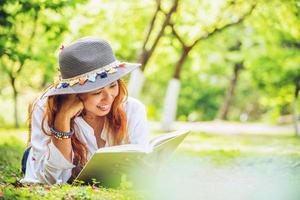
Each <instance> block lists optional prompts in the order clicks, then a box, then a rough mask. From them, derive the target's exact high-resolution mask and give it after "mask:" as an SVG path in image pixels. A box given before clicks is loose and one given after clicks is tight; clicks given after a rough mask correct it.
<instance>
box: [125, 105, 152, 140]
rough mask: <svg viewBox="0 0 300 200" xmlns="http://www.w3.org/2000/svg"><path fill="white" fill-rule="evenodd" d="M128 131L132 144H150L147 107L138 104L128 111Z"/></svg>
mask: <svg viewBox="0 0 300 200" xmlns="http://www.w3.org/2000/svg"><path fill="white" fill-rule="evenodd" d="M128 118H129V119H128V122H129V123H128V131H129V140H130V143H131V144H139V145H143V146H145V145H147V144H148V135H149V131H148V126H147V114H146V108H145V106H144V105H143V104H142V103H140V102H136V103H135V104H134V105H133V106H131V108H130V109H129V110H128Z"/></svg>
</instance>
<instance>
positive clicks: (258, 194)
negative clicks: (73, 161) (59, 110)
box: [0, 130, 300, 200]
mask: <svg viewBox="0 0 300 200" xmlns="http://www.w3.org/2000/svg"><path fill="white" fill-rule="evenodd" d="M22 132H24V131H23V130H18V131H15V132H14V133H13V132H10V133H7V131H5V130H4V131H3V132H2V133H1V132H0V171H1V175H0V190H1V191H0V196H2V198H3V199H152V198H154V199H175V198H177V199H181V197H182V198H184V199H200V198H201V199H235V198H237V197H238V198H237V199H243V200H244V199H254V200H257V199H259V200H260V199H276V200H277V199H278V200H279V199H280V198H281V197H283V198H281V199H284V200H290V199H293V200H294V199H299V197H300V192H298V189H297V188H298V186H299V185H300V139H298V138H295V137H290V136H270V135H209V134H205V133H192V134H190V135H189V136H188V137H187V138H186V140H185V141H184V143H182V144H181V145H180V147H179V148H178V149H177V151H176V152H175V154H174V156H173V157H172V158H171V159H170V160H169V161H168V162H167V163H165V165H164V167H162V168H161V170H160V171H159V172H158V171H157V173H155V177H156V178H157V181H158V182H156V183H158V184H153V185H152V186H150V187H149V188H148V189H147V190H144V191H140V190H139V191H137V190H133V189H130V188H128V185H126V184H123V185H121V186H120V188H118V189H109V188H103V187H101V186H97V185H91V186H80V185H75V184H74V185H67V184H66V185H54V186H46V185H41V184H36V185H33V184H28V185H21V184H19V183H18V180H20V178H21V177H22V175H21V173H20V161H21V156H22V153H23V151H24V149H25V143H24V141H25V140H24V137H19V136H20V135H21V134H22ZM10 135H11V136H10ZM23 135H24V134H23ZM20 138H22V139H20ZM254 191H255V192H254ZM189 195H192V196H189ZM280 195H281V196H280ZM219 197H220V198H219ZM221 197H222V198H221ZM279 197H280V198H279Z"/></svg>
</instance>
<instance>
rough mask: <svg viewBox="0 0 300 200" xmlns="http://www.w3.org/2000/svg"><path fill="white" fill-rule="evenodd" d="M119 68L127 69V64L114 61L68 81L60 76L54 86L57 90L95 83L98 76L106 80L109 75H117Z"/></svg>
mask: <svg viewBox="0 0 300 200" xmlns="http://www.w3.org/2000/svg"><path fill="white" fill-rule="evenodd" d="M119 67H125V63H123V62H120V61H114V62H112V63H110V64H108V65H106V66H104V67H101V68H99V69H96V70H93V71H90V72H87V73H84V74H80V75H78V76H75V77H72V78H68V79H62V78H61V76H60V77H59V80H58V81H56V82H55V83H54V84H53V85H54V87H55V88H57V89H59V88H66V87H69V86H73V85H75V84H77V83H79V85H83V84H85V83H86V82H87V81H90V82H95V81H96V78H97V76H100V78H106V77H107V76H108V75H109V74H113V73H116V72H117V71H118V68H119Z"/></svg>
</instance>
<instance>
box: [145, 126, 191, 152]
mask: <svg viewBox="0 0 300 200" xmlns="http://www.w3.org/2000/svg"><path fill="white" fill-rule="evenodd" d="M187 132H188V131H187V130H179V131H174V132H170V133H165V134H163V135H160V136H157V137H155V138H152V139H151V140H150V142H149V147H150V148H151V149H153V148H154V147H155V146H158V145H160V144H162V143H164V142H166V141H168V140H170V139H173V138H176V137H178V136H180V135H183V134H186V133H187Z"/></svg>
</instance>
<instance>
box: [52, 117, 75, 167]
mask: <svg viewBox="0 0 300 200" xmlns="http://www.w3.org/2000/svg"><path fill="white" fill-rule="evenodd" d="M54 129H55V130H57V131H61V132H69V131H70V119H69V118H68V117H66V116H63V115H57V116H56V117H55V121H54ZM52 142H53V144H54V145H55V146H56V147H57V149H58V150H59V151H60V152H61V153H62V154H63V156H64V157H65V158H66V159H67V160H68V161H69V162H71V163H72V144H71V138H68V139H62V140H59V139H57V138H55V137H52Z"/></svg>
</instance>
